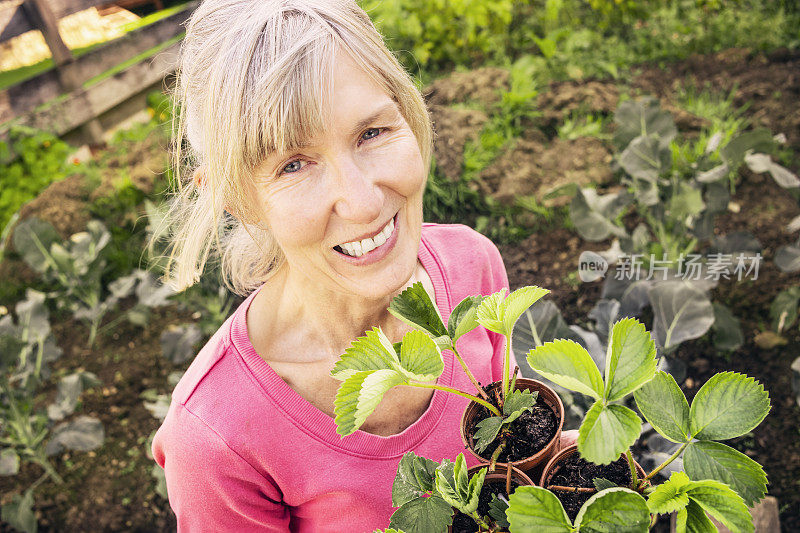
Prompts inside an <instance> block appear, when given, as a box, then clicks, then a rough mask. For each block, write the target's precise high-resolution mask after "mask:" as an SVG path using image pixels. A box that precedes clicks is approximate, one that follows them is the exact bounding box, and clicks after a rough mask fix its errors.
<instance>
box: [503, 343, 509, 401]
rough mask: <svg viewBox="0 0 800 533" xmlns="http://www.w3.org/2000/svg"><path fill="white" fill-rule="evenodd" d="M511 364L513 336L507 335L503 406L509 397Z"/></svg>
mask: <svg viewBox="0 0 800 533" xmlns="http://www.w3.org/2000/svg"><path fill="white" fill-rule="evenodd" d="M510 364H511V334H510V333H509V334H508V335H506V358H505V359H504V360H503V405H505V404H506V397H507V396H508V367H509V366H510Z"/></svg>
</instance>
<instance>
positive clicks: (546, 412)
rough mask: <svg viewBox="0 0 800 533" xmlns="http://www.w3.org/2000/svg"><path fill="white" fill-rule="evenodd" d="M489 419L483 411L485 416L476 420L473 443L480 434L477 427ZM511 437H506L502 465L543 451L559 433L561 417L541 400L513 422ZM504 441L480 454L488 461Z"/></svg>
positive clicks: (499, 457)
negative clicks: (477, 433)
mask: <svg viewBox="0 0 800 533" xmlns="http://www.w3.org/2000/svg"><path fill="white" fill-rule="evenodd" d="M487 417H489V411H488V410H486V409H484V415H482V416H481V418H479V419H476V420H475V425H474V426H473V427H472V429H471V430H470V431H471V432H472V437H473V439H474V438H475V432H476V431H477V429H478V427H477V423H478V422H480V420H482V419H484V418H487ZM510 429H511V433H510V434H509V435H508V436H506V447H505V448H504V449H503V451H501V452H500V455H499V456H498V458H497V462H499V463H507V462H509V460H511V461H519V460H521V459H526V458H528V457H530V456H532V455H535V454H536V453H537V452H539V451H540V450H542V449H543V448H544V447H545V446H547V443H548V442H550V440H551V439H552V438H553V437H554V436H555V434H556V431H558V417H556V414H555V413H554V412H553V410H552V409H551V408H550V407H549V406H548V405H547V404H546V403H544V402H543V401H542V400H541V399H539V400H538V401H537V402H536V405H534V406H533V409H531V410H530V411H526V412H524V413H522V414H521V415H520V416H519V418H517V419H516V420H514V421H513V422H511V425H510ZM500 441H501V439H499V438H498V439H495V440H494V442H492V443H491V444H489V446H487V447H486V449H485V450H483V452H482V453H481V454H480V456H481V457H483V458H485V459H486V460H487V461H488V460H489V459H490V458H491V457H492V453H494V451H495V450H496V449H497V447H498V446H499V445H500Z"/></svg>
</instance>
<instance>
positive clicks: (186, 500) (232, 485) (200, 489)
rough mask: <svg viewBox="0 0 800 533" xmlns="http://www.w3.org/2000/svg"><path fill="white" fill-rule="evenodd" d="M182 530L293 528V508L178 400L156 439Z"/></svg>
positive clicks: (156, 453) (157, 453) (156, 452)
mask: <svg viewBox="0 0 800 533" xmlns="http://www.w3.org/2000/svg"><path fill="white" fill-rule="evenodd" d="M153 458H154V459H155V460H156V462H157V463H158V464H159V465H160V466H161V467H162V468H163V469H164V472H165V474H166V479H167V494H168V496H169V503H170V506H171V507H172V510H173V511H174V512H175V515H176V517H177V519H178V532H179V533H180V532H195V531H213V532H224V531H231V532H234V531H235V532H246V531H269V532H284V533H285V532H288V531H289V518H290V517H289V512H288V507H287V506H285V505H283V504H282V503H281V494H280V491H279V490H278V488H277V487H276V485H275V484H274V482H273V481H272V480H271V479H268V478H266V477H265V476H264V475H262V474H261V473H259V472H258V471H256V469H255V468H253V466H251V465H250V464H249V463H248V462H247V461H245V460H244V459H243V458H242V457H241V456H239V455H238V454H237V453H236V452H234V451H233V450H232V449H231V448H230V447H229V446H228V445H227V444H226V443H225V441H224V440H223V439H222V438H221V437H220V436H219V435H218V434H217V433H216V432H215V431H214V430H213V429H212V428H210V427H209V426H208V425H207V424H206V423H205V422H203V421H202V420H201V419H200V418H199V417H197V416H196V415H195V414H194V413H192V412H191V411H189V409H187V408H186V406H184V405H182V404H180V403H178V402H175V401H173V403H172V406H171V407H170V410H169V413H168V414H167V417H166V419H165V420H164V423H163V424H162V426H161V427H160V428H159V430H158V432H157V433H156V436H155V438H154V439H153Z"/></svg>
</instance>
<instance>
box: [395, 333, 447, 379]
mask: <svg viewBox="0 0 800 533" xmlns="http://www.w3.org/2000/svg"><path fill="white" fill-rule="evenodd" d="M399 371H400V372H401V373H402V374H403V375H404V376H406V377H407V378H408V379H413V380H417V381H434V380H435V379H436V378H438V377H439V375H441V373H442V372H443V371H444V361H443V360H442V352H441V351H440V350H439V347H438V346H437V345H436V343H435V342H434V341H433V339H431V338H430V337H429V336H427V335H426V334H425V333H423V332H421V331H409V332H408V333H406V334H405V336H404V337H403V344H402V346H401V347H400V369H399Z"/></svg>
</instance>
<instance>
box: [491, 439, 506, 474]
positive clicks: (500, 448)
mask: <svg viewBox="0 0 800 533" xmlns="http://www.w3.org/2000/svg"><path fill="white" fill-rule="evenodd" d="M505 447H506V441H505V440H503V441H502V442H501V443H500V445H499V446H498V447H497V449H496V450H495V451H494V453H493V454H492V458H491V459H490V460H489V472H494V467H495V466H496V465H497V458H498V457H500V453H501V452H502V451H503V449H505Z"/></svg>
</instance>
